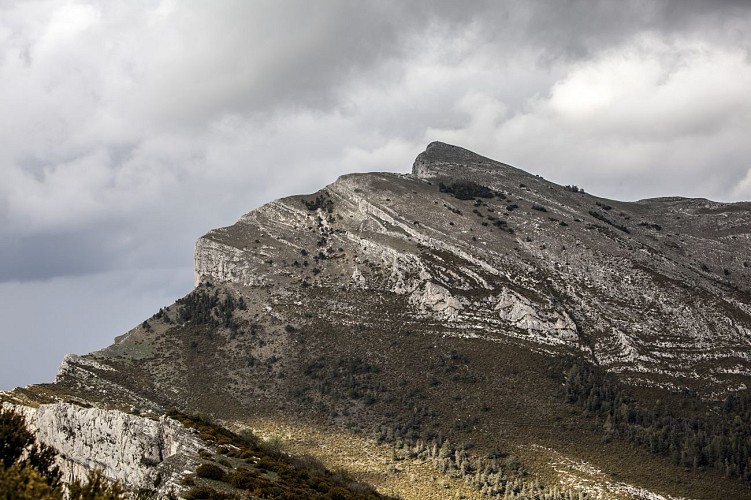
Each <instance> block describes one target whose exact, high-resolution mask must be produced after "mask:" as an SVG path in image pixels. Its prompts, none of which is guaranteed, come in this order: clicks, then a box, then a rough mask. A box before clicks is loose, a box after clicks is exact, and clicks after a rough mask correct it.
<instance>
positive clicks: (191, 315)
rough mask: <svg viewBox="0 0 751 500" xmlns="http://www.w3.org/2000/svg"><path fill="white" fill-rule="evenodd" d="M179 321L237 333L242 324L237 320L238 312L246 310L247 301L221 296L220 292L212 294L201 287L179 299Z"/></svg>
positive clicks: (228, 295)
mask: <svg viewBox="0 0 751 500" xmlns="http://www.w3.org/2000/svg"><path fill="white" fill-rule="evenodd" d="M177 304H178V308H177V319H178V320H179V321H181V322H183V323H192V324H194V325H206V326H210V327H214V328H217V327H220V326H221V327H225V328H229V329H230V330H232V331H233V332H235V331H237V330H238V328H239V327H240V323H239V321H238V320H237V318H235V316H234V312H235V311H236V310H241V311H242V310H245V309H247V305H246V303H245V299H243V298H242V297H240V298H239V299H235V298H234V297H232V295H230V294H225V295H224V296H223V297H220V296H219V291H218V290H216V289H215V290H214V291H213V292H211V291H210V290H207V289H206V287H205V286H203V287H199V288H197V289H195V290H194V291H192V292H191V293H189V294H188V295H186V296H185V297H183V298H181V299H177Z"/></svg>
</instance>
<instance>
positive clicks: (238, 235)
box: [12, 142, 751, 498]
mask: <svg viewBox="0 0 751 500" xmlns="http://www.w3.org/2000/svg"><path fill="white" fill-rule="evenodd" d="M670 200H672V201H656V202H655V201H650V200H641V201H639V202H620V201H615V200H607V199H604V198H599V197H595V196H591V195H589V194H587V193H584V192H582V191H581V190H580V189H578V188H577V187H575V186H559V185H556V184H554V183H552V182H549V181H546V180H545V179H542V178H541V177H539V176H535V175H532V174H529V173H527V172H524V171H523V170H520V169H517V168H515V167H512V166H510V165H506V164H504V163H500V162H496V161H494V160H490V159H488V158H485V157H482V156H480V155H477V154H475V153H472V152H471V151H468V150H466V149H463V148H459V147H457V146H450V145H447V144H444V143H438V142H434V143H431V144H429V145H428V147H427V148H426V151H425V152H423V153H421V154H420V155H418V157H417V158H416V160H415V162H414V164H413V169H412V173H411V174H391V173H369V174H348V175H344V176H341V177H340V178H339V179H337V180H336V181H335V182H334V183H332V184H330V185H329V186H326V187H325V188H323V189H321V190H320V191H318V192H316V193H313V194H310V195H299V196H290V197H286V198H282V199H279V200H275V201H272V202H270V203H267V204H265V205H263V206H261V207H259V208H258V209H256V210H253V211H251V212H249V213H247V214H245V215H243V216H241V217H240V218H239V219H238V221H237V222H236V223H235V224H234V225H232V226H228V227H225V228H218V229H215V230H212V231H210V232H209V233H207V234H206V235H204V236H203V237H201V238H200V239H199V240H198V242H197V243H196V249H195V264H196V265H195V282H196V289H195V290H194V291H193V292H192V293H191V294H189V295H188V296H186V297H185V298H183V299H180V300H179V301H178V302H177V303H176V304H173V305H170V306H168V307H166V308H163V309H162V310H160V311H159V312H158V313H157V314H155V315H154V316H153V317H152V318H149V319H148V320H146V321H144V323H143V324H141V325H139V326H138V327H136V328H134V329H133V330H132V331H130V332H128V333H127V334H126V335H124V336H121V337H118V338H117V339H116V341H115V343H114V344H113V345H111V346H109V347H107V348H105V349H103V350H101V351H98V352H95V353H91V354H89V355H85V356H70V357H66V359H65V361H64V363H63V365H62V366H61V370H60V372H59V374H58V377H57V380H56V382H55V383H54V384H50V385H40V386H33V387H30V388H27V389H23V390H17V391H16V392H15V393H14V394H13V395H12V397H14V398H15V401H16V403H17V404H19V402H20V403H22V402H23V401H27V402H28V401H32V402H33V401H35V400H36V401H38V402H40V403H48V402H53V401H60V400H63V401H66V400H67V401H72V402H79V403H85V404H95V405H98V406H99V405H101V406H104V407H107V408H118V409H120V410H124V411H131V409H132V408H137V409H138V410H139V412H140V413H142V414H144V415H152V414H153V415H159V414H161V413H163V412H164V411H166V410H167V409H169V408H177V409H179V410H181V411H189V412H200V413H202V414H205V415H211V416H212V418H214V419H217V420H219V421H221V422H223V423H225V424H226V425H229V426H231V427H232V426H234V427H235V428H237V429H241V428H243V427H244V426H248V425H251V426H252V425H254V424H253V422H256V425H261V424H260V422H263V421H266V420H268V419H271V420H273V421H277V422H279V423H280V425H281V424H282V423H285V425H287V427H285V428H286V429H293V430H290V431H289V432H290V433H291V434H294V433H295V431H294V429H297V428H299V427H300V426H301V425H302V424H305V425H306V426H312V427H316V428H320V429H327V431H326V432H330V433H332V434H334V435H335V434H336V433H338V432H343V431H344V430H347V431H351V432H353V433H355V434H357V435H360V436H363V437H365V438H368V439H374V440H375V442H378V443H381V444H382V445H387V446H388V445H393V446H402V448H398V449H397V451H394V453H395V455H394V456H395V457H397V458H395V462H394V463H398V462H399V461H400V460H402V459H409V460H413V459H419V460H423V461H429V462H430V463H434V464H435V466H436V468H437V471H438V473H439V474H443V475H446V474H448V476H446V477H448V478H451V477H454V478H457V477H458V478H464V479H466V481H467V483H468V484H470V485H472V487H473V488H475V491H477V492H479V493H482V494H485V495H492V494H505V493H504V492H508V491H514V488H516V486H515V487H513V488H510V487H507V484H508V483H509V482H514V484H517V485H521V484H522V483H523V482H524V479H523V476H522V475H520V474H521V473H519V474H517V472H514V471H516V470H517V469H516V468H515V467H516V465H514V464H516V463H518V462H519V461H521V462H522V463H524V464H527V465H525V467H530V468H529V469H523V470H525V471H528V472H525V474H529V473H530V472H529V471H531V472H533V473H534V474H535V475H537V476H538V477H539V478H542V480H543V482H544V483H546V484H548V487H553V486H555V487H562V486H563V485H565V486H566V488H573V490H572V491H587V484H589V483H591V482H592V481H594V482H595V483H597V484H599V485H600V487H601V488H605V490H606V491H609V492H611V493H612V495H614V496H616V497H624V498H625V497H629V494H627V493H624V491H627V490H628V488H626V489H625V490H624V489H623V488H621V489H618V488H616V486H613V485H616V484H621V483H623V484H630V485H635V486H634V487H635V488H636V486H638V488H636V490H635V491H640V492H641V493H638V494H634V495H631V496H633V497H637V498H644V497H647V498H658V497H657V496H654V495H657V494H658V493H660V494H664V495H670V496H676V495H678V496H694V495H695V496H696V497H697V498H716V496H714V495H713V494H712V491H713V490H712V489H711V488H710V487H709V486H708V485H707V484H704V483H706V482H707V481H708V479H707V478H711V482H712V484H720V485H721V486H722V488H723V491H724V492H726V493H727V492H735V493H734V494H738V492H740V494H741V495H745V494H747V493H748V492H749V490H748V488H747V485H745V483H743V482H734V481H736V480H733V479H724V478H723V477H722V473H716V471H715V469H716V466H715V462H716V461H717V460H718V458H717V457H715V455H713V453H715V452H707V456H705V455H703V454H702V453H703V452H702V453H699V455H697V456H698V458H695V456H694V455H691V456H689V455H688V454H687V455H686V456H685V457H684V456H682V455H681V453H683V452H686V453H688V452H689V451H691V450H685V449H684V448H685V447H684V448H680V450H683V451H680V450H679V452H678V455H679V456H678V457H677V458H676V457H673V458H672V459H671V458H670V457H668V458H660V457H659V456H658V457H657V458H655V457H653V456H652V455H650V454H649V453H646V454H645V452H644V451H643V448H642V447H640V445H639V444H638V439H637V437H635V436H637V434H636V433H637V430H638V429H636V428H637V427H639V426H641V427H639V428H640V429H645V428H646V423H645V424H644V425H642V424H637V423H636V422H637V421H638V419H642V418H643V419H654V418H657V417H654V415H655V414H656V415H658V416H659V414H660V411H657V413H654V411H653V408H654V407H655V404H657V408H658V409H659V408H662V409H663V410H661V411H662V412H663V413H664V412H668V410H670V411H673V410H672V408H676V409H680V411H677V412H676V417H675V418H678V415H680V414H681V412H682V414H683V415H685V416H691V418H705V417H703V416H702V415H704V414H705V413H707V412H711V411H720V412H722V411H724V410H721V408H723V407H724V406H723V405H725V406H727V401H728V398H731V397H735V395H736V394H743V393H745V392H746V391H747V389H748V382H749V377H751V359H750V356H751V291H749V288H748V284H749V283H751V269H749V265H751V264H749V263H750V262H751V249H750V248H749V247H750V245H749V243H748V241H749V239H751V233H749V227H751V212H749V207H750V206H751V205H749V204H748V203H737V204H722V203H714V202H703V201H702V202H697V201H694V200H689V201H684V199H681V201H675V200H674V199H672V198H671V199H670ZM577 360H578V361H577ZM581 374H586V376H583V375H581ZM562 388H566V389H565V391H568V392H564V391H563V389H562ZM583 391H585V392H586V391H588V392H587V394H588V395H587V396H582V394H583ZM592 394H595V395H596V398H595V399H596V400H597V401H596V402H593V400H592V397H593V396H592ZM608 398H618V399H617V401H618V402H616V399H613V401H612V402H611V403H612V407H608V408H611V409H606V408H605V405H604V403H603V402H602V401H610V400H609V399H608ZM601 400H602V401H601ZM655 401H658V402H659V404H658V403H655ZM723 401H724V403H723ZM611 403H608V404H611ZM739 404H740V403H739ZM572 405H574V406H572ZM576 405H584V410H583V412H582V413H581V414H580V413H579V412H580V411H581V410H574V408H577V406H576ZM717 408H720V410H717ZM728 411H729V410H728ZM733 411H740V410H733ZM149 412H151V413H149ZM640 412H642V413H643V415H642V413H640ZM649 412H652V413H649ZM621 413H622V414H623V416H621ZM741 413H742V412H741ZM718 414H719V413H718ZM650 415H651V416H650ZM671 415H672V413H671ZM671 418H673V417H671ZM739 418H741V420H742V421H743V418H745V417H739ZM265 419H266V420H265ZM624 419H625V420H624ZM634 419H636V420H634ZM632 420H634V422H632ZM647 421H648V420H644V422H647ZM676 421H677V420H676ZM650 422H651V420H650ZM660 422H661V421H660ZM713 422H714V421H713ZM650 425H652V426H653V427H654V428H656V427H655V426H657V425H658V421H654V423H653V424H650ZM659 425H663V424H661V423H660V424H659ZM665 425H668V424H665ZM670 425H672V424H670ZM675 425H678V424H675ZM681 425H682V424H681ZM702 425H703V424H702ZM707 425H709V424H707ZM712 425H715V424H714V423H713V424H712ZM717 425H720V424H717ZM723 425H724V424H723ZM552 429H557V432H555V433H554V432H552ZM631 432H633V433H634V437H630V438H628V439H631V441H627V443H630V444H627V445H624V444H623V442H621V441H618V439H621V440H623V439H627V438H626V436H627V435H630V434H629V433H631ZM639 432H642V431H639ZM643 432H647V431H643ZM666 432H667V431H666ZM675 432H678V431H675ZM680 432H683V433H684V434H681V436H684V437H683V439H684V440H690V439H694V437H691V436H693V434H691V435H689V434H685V433H686V432H689V431H688V430H685V429H684V430H681V431H680ZM723 432H725V431H723ZM603 433H604V434H603ZM619 436H620V437H619ZM614 439H615V441H613V440H614ZM660 439H665V440H667V439H668V438H667V437H665V438H660ZM579 441H580V442H581V444H578V442H579ZM666 442H667V441H666ZM687 442H688V441H687ZM399 443H402V444H401V445H399ZM421 443H422V444H421ZM446 443H453V444H452V445H451V447H452V451H451V457H452V458H451V459H449V456H448V455H442V452H440V451H439V450H440V449H443V447H444V446H448V445H447V444H446ZM624 446H625V447H624ZM661 446H662V445H657V448H658V450H657V451H659V448H660V447H661ZM666 446H667V445H666ZM669 446H673V445H672V444H670V445H669ZM680 446H683V445H680ZM718 446H719V445H718ZM499 449H500V450H508V451H503V453H501V454H499V455H495V453H496V452H495V451H493V450H499ZM404 450H412V451H404ZM414 450H416V451H414ZM666 452H667V450H666ZM447 453H448V452H447ZM499 453H500V452H499ZM718 453H719V452H718ZM658 455H659V453H658ZM487 456H492V457H494V458H492V459H489V458H487ZM718 456H719V455H718ZM400 457H401V458H400ZM556 457H557V458H556ZM562 457H565V460H563V458H562ZM512 458H513V460H512ZM562 460H563V462H566V460H573V462H570V463H576V462H577V461H582V460H583V461H586V462H588V463H591V464H594V465H593V467H595V468H598V467H599V468H602V467H603V466H604V467H605V468H606V472H605V473H602V472H600V473H598V474H600V475H598V474H594V475H593V474H592V473H589V472H587V473H584V472H582V470H578V469H576V468H575V467H574V469H576V470H578V472H576V471H574V469H571V467H573V466H571V467H569V466H566V467H564V468H562V467H563V466H561V465H560V463H563V462H561V461H562ZM671 460H672V461H673V463H671ZM692 460H694V461H695V463H694V464H693V466H692V467H689V469H690V471H691V472H690V473H689V472H683V469H682V466H683V465H682V464H688V463H689V462H691V461H692ZM696 460H698V461H696ZM705 462H706V465H705ZM566 463H569V462H566ZM529 464H531V465H529ZM555 464H558V465H555ZM640 464H649V470H647V468H646V467H642V466H641V465H640ZM520 467H521V466H520ZM707 467H708V468H709V470H708V471H704V470H703V469H702V468H707ZM713 467H714V468H713ZM739 467H741V468H743V467H747V464H746V462H743V463H742V464H740V465H739ZM478 468H480V469H478ZM563 469H565V470H566V471H567V472H563ZM700 469H702V470H700ZM478 470H483V471H485V472H483V473H482V474H479V473H478ZM519 470H520V471H521V470H522V469H521V468H520V469H519ZM587 470H589V469H587ZM572 471H573V472H572ZM671 474H673V475H676V477H678V476H680V477H681V479H680V481H679V482H675V481H672V480H667V479H665V477H667V476H669V475H671ZM726 474H727V475H728V476H736V475H737V476H744V474H746V472H744V471H743V470H739V471H737V472H733V471H731V470H730V469H727V471H726ZM387 476H388V477H391V476H389V475H388V474H386V475H384V476H379V477H381V479H378V481H386V479H384V478H385V477H387ZM593 477H596V478H597V479H592V478H593ZM504 478H505V479H504ZM427 481H428V482H430V481H431V480H430V479H428V480H427ZM173 483H174V482H173ZM381 484H386V483H381ZM389 484H390V483H389ZM421 484H422V483H421ZM425 484H427V483H425ZM606 484H610V485H611V486H610V487H606V486H603V485H606ZM377 486H378V484H376V487H377ZM528 486H529V487H530V488H531V487H532V486H530V485H528ZM413 487H414V488H416V486H414V485H413ZM394 488H397V486H394ZM398 488H402V489H392V490H388V491H386V492H387V493H389V494H400V495H405V496H410V493H409V492H410V491H411V490H410V489H409V488H410V486H409V485H408V484H407V485H403V486H399V487H398ZM519 488H521V486H519ZM608 488H611V489H608ZM619 488H620V487H619ZM519 491H521V489H519ZM547 491H548V492H552V491H553V490H552V489H549V490H547ZM592 491H594V490H592ZM649 491H652V492H655V493H649ZM499 492H500V493H499ZM527 492H528V493H529V491H527ZM645 492H646V493H645ZM517 493H518V492H517ZM559 493H560V494H561V495H562V496H561V497H563V495H564V494H568V493H563V492H559ZM649 495H653V496H651V497H650V496H649ZM438 497H440V496H438Z"/></svg>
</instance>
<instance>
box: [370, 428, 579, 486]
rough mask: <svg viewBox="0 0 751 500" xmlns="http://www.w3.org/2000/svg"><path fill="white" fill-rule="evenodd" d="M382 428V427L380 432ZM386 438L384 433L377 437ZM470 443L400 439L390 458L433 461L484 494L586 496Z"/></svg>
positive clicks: (511, 460) (500, 453) (516, 459)
mask: <svg viewBox="0 0 751 500" xmlns="http://www.w3.org/2000/svg"><path fill="white" fill-rule="evenodd" d="M383 432H384V431H383V430H382V433H383ZM383 440H385V438H384V434H382V435H381V436H380V437H379V441H383ZM472 448H473V447H472V445H470V444H465V445H460V446H456V445H454V444H453V443H452V442H451V441H450V440H448V439H444V438H443V437H442V436H436V437H433V438H430V439H427V440H424V439H417V440H403V439H399V440H397V441H396V442H395V443H394V451H393V457H392V459H393V460H395V461H400V460H404V459H419V460H423V461H428V462H432V463H433V466H434V467H435V468H436V470H438V471H439V472H441V473H443V474H446V475H448V476H450V477H456V478H462V479H464V482H465V483H466V484H468V485H469V486H470V487H472V488H474V489H476V490H477V491H479V492H480V493H482V494H483V495H486V496H489V497H499V498H535V499H538V500H587V499H589V498H592V497H591V496H590V495H589V494H588V493H587V492H585V491H583V490H581V489H578V488H576V487H575V486H560V485H546V484H543V483H541V482H540V481H539V480H538V479H537V478H534V477H530V476H529V473H528V472H527V470H526V469H525V468H524V466H523V465H522V463H521V462H520V461H519V459H518V458H517V457H516V456H514V455H508V454H506V453H502V452H500V451H498V450H494V451H491V452H490V453H488V454H487V455H484V456H483V455H479V454H476V453H473V451H472Z"/></svg>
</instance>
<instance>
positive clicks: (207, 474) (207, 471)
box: [196, 464, 224, 481]
mask: <svg viewBox="0 0 751 500" xmlns="http://www.w3.org/2000/svg"><path fill="white" fill-rule="evenodd" d="M196 476H198V477H203V478H206V479H215V480H217V481H222V480H223V479H224V469H222V468H221V467H219V466H218V465H216V464H201V465H199V466H198V468H196Z"/></svg>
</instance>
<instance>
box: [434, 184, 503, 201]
mask: <svg viewBox="0 0 751 500" xmlns="http://www.w3.org/2000/svg"><path fill="white" fill-rule="evenodd" d="M438 190H439V191H440V192H441V193H447V194H450V195H452V196H453V197H454V198H457V199H459V200H472V199H475V198H493V197H494V196H495V195H496V193H495V191H493V190H492V189H490V188H489V187H487V186H483V185H481V184H477V183H476V182H472V181H456V182H452V183H451V184H444V183H443V182H441V183H439V184H438Z"/></svg>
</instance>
